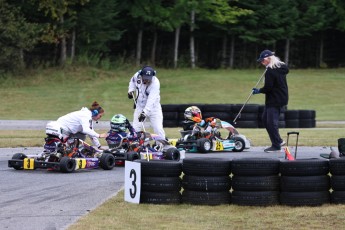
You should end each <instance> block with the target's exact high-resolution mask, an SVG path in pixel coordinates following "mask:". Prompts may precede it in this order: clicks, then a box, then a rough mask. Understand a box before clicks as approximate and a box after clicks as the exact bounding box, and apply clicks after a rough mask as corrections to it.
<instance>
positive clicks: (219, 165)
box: [182, 157, 231, 176]
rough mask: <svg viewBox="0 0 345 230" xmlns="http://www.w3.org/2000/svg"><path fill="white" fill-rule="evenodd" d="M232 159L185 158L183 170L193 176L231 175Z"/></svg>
mask: <svg viewBox="0 0 345 230" xmlns="http://www.w3.org/2000/svg"><path fill="white" fill-rule="evenodd" d="M230 166H231V160H230V159H225V158H203V157H193V158H185V159H183V162H182V171H183V173H184V174H186V175H192V176H229V175H230V172H231V167H230Z"/></svg>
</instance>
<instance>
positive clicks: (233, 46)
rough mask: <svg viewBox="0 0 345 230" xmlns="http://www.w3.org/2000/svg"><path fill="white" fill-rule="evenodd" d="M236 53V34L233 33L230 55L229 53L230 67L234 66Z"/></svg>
mask: <svg viewBox="0 0 345 230" xmlns="http://www.w3.org/2000/svg"><path fill="white" fill-rule="evenodd" d="M234 54H235V35H231V45H230V55H229V68H230V69H232V68H234Z"/></svg>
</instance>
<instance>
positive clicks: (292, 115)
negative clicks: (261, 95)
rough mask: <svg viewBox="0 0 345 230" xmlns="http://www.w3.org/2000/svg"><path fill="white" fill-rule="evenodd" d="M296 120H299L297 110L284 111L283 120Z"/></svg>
mask: <svg viewBox="0 0 345 230" xmlns="http://www.w3.org/2000/svg"><path fill="white" fill-rule="evenodd" d="M298 119H299V110H286V111H285V120H298Z"/></svg>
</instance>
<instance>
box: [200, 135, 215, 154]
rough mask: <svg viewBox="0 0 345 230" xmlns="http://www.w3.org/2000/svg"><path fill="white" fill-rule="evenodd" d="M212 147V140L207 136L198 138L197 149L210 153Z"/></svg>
mask: <svg viewBox="0 0 345 230" xmlns="http://www.w3.org/2000/svg"><path fill="white" fill-rule="evenodd" d="M211 148H212V144H211V141H210V140H209V139H207V138H200V139H198V140H197V150H198V152H201V153H208V152H209V151H210V150H211Z"/></svg>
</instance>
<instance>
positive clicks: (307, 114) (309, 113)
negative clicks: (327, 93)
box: [298, 110, 316, 120]
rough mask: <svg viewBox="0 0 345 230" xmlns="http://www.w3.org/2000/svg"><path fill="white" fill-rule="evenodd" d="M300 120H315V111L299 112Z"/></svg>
mask: <svg viewBox="0 0 345 230" xmlns="http://www.w3.org/2000/svg"><path fill="white" fill-rule="evenodd" d="M298 113H299V119H300V120H301V119H302V120H304V119H311V120H314V119H315V117H316V116H315V115H316V113H315V110H299V112H298Z"/></svg>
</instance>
